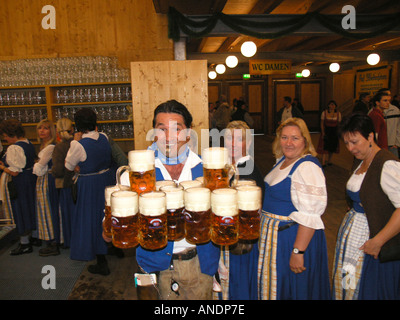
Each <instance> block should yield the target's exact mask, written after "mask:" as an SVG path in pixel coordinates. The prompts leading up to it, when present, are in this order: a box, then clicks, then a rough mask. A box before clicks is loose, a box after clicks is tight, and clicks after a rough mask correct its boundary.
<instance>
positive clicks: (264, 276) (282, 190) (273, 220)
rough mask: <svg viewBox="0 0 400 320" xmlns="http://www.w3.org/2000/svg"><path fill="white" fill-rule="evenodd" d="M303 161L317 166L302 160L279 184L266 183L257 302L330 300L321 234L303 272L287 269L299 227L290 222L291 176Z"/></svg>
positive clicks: (310, 247) (308, 158)
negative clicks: (259, 300)
mask: <svg viewBox="0 0 400 320" xmlns="http://www.w3.org/2000/svg"><path fill="white" fill-rule="evenodd" d="M283 159H284V158H282V160H281V161H283ZM304 161H312V162H314V163H316V164H317V165H318V166H320V164H319V162H318V160H317V159H316V158H315V157H312V156H305V157H303V158H301V159H299V160H298V161H297V162H296V163H295V164H294V165H293V167H292V169H291V171H290V173H289V175H288V176H287V177H286V178H285V179H283V180H282V181H281V182H279V183H277V184H275V185H273V186H269V185H268V183H265V196H264V202H263V211H262V215H261V234H260V240H259V251H260V257H259V264H258V290H259V294H258V298H259V299H264V300H270V299H272V300H275V299H276V300H318V299H319V300H322V299H330V283H329V269H328V255H327V246H326V239H325V233H324V230H322V229H319V230H315V233H314V235H313V237H312V239H311V241H310V243H309V245H308V247H307V250H306V252H305V253H304V266H305V267H306V270H305V271H303V272H302V273H299V274H295V273H294V272H292V271H291V270H290V268H289V260H290V256H291V254H292V250H293V244H294V242H295V240H296V236H297V230H298V224H297V223H293V221H292V220H290V218H289V215H290V214H291V213H292V212H294V211H297V209H296V208H295V207H294V205H293V203H292V201H291V195H290V188H291V176H292V174H293V173H294V171H295V170H296V169H297V167H298V166H299V165H300V164H301V163H303V162H304ZM279 163H280V162H279ZM279 163H278V164H279ZM284 226H286V227H287V228H285V227H284ZM289 226H290V227H289ZM279 229H281V230H279Z"/></svg>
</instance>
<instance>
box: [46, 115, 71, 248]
mask: <svg viewBox="0 0 400 320" xmlns="http://www.w3.org/2000/svg"><path fill="white" fill-rule="evenodd" d="M57 139H58V143H57V144H56V146H55V147H54V150H53V156H52V160H53V167H52V169H51V174H52V175H53V177H54V178H55V184H56V189H57V193H58V198H59V203H60V211H61V220H62V234H63V238H64V247H69V246H70V241H71V219H72V212H74V206H75V205H74V202H73V200H72V192H71V186H72V177H73V176H74V172H73V171H69V170H68V169H67V168H65V157H66V156H67V153H68V150H69V147H70V145H71V141H72V140H73V139H74V128H73V125H72V121H71V120H70V119H68V118H62V119H59V120H58V121H57Z"/></svg>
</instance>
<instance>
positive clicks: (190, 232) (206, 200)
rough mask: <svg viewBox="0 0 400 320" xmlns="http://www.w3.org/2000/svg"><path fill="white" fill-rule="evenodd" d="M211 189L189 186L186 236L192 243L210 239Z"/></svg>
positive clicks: (186, 193) (186, 205)
mask: <svg viewBox="0 0 400 320" xmlns="http://www.w3.org/2000/svg"><path fill="white" fill-rule="evenodd" d="M210 193H211V192H210V189H208V188H203V187H195V188H188V189H186V190H185V192H184V200H185V211H184V214H185V229H186V231H185V238H186V241H187V242H189V243H191V244H200V243H205V242H208V241H210V215H211V210H210V207H211V205H210Z"/></svg>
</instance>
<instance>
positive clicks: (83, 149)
mask: <svg viewBox="0 0 400 320" xmlns="http://www.w3.org/2000/svg"><path fill="white" fill-rule="evenodd" d="M75 126H76V129H77V131H78V132H79V133H80V135H78V138H77V139H79V141H78V140H73V141H71V145H70V148H69V150H68V153H67V156H66V158H65V167H66V168H67V169H68V170H70V171H75V172H76V173H77V181H76V182H75V183H76V186H77V200H76V204H75V210H74V213H73V215H72V232H71V253H70V256H71V259H73V260H83V261H90V260H93V259H95V258H96V259H97V263H96V264H93V265H90V266H89V267H88V271H89V272H91V273H95V274H101V275H108V274H110V269H109V268H108V263H107V259H106V254H107V244H106V242H105V241H104V239H103V237H102V232H103V228H102V220H103V218H104V209H105V195H104V190H105V188H106V186H109V185H112V181H113V180H114V179H115V177H112V176H111V171H110V167H111V161H112V158H111V147H110V143H109V142H108V139H107V136H106V135H105V134H102V133H99V132H97V119H96V113H94V111H93V110H91V109H89V108H82V109H80V110H78V111H77V112H76V114H75ZM79 136H80V137H81V138H79Z"/></svg>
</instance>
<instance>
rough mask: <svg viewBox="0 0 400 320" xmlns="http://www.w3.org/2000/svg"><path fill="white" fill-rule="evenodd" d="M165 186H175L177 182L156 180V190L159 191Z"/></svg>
mask: <svg viewBox="0 0 400 320" xmlns="http://www.w3.org/2000/svg"><path fill="white" fill-rule="evenodd" d="M165 186H174V187H176V183H175V181H173V180H160V181H156V191H159V190H160V189H161V188H162V187H165Z"/></svg>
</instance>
